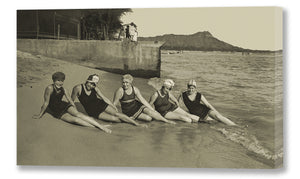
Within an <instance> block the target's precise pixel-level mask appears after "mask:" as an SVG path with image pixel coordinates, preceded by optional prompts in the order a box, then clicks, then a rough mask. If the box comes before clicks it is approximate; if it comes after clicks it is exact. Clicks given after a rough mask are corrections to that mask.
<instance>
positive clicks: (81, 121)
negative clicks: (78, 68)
mask: <svg viewBox="0 0 300 179" xmlns="http://www.w3.org/2000/svg"><path fill="white" fill-rule="evenodd" d="M52 80H53V84H50V85H48V86H47V87H46V90H45V93H44V103H43V105H42V107H41V111H40V114H38V115H34V116H33V118H36V119H38V118H41V117H42V116H43V115H44V113H45V111H46V109H50V111H51V114H52V115H53V116H54V117H56V118H59V119H62V120H63V121H65V122H69V123H73V124H78V125H81V126H88V127H96V128H99V129H101V130H103V131H104V132H107V133H111V130H110V129H108V128H106V127H105V126H104V125H100V124H99V123H97V122H96V121H95V120H94V119H93V118H91V117H89V116H86V115H84V114H82V113H80V112H78V111H77V109H76V107H75V104H74V102H73V101H72V100H71V98H70V95H69V93H68V92H67V90H66V89H65V88H63V84H64V80H65V74H64V73H62V72H56V73H54V74H53V75H52ZM63 96H65V97H66V99H67V100H68V102H65V101H62V98H63Z"/></svg>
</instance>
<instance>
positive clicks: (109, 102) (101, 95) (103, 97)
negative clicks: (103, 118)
mask: <svg viewBox="0 0 300 179" xmlns="http://www.w3.org/2000/svg"><path fill="white" fill-rule="evenodd" d="M95 91H96V93H97V95H98V96H99V97H101V98H102V99H103V100H104V101H105V102H106V103H107V104H108V105H110V106H111V107H113V108H114V109H115V110H116V111H118V109H117V107H116V106H115V105H114V104H113V103H112V102H111V101H110V100H109V99H108V98H107V97H105V96H104V94H103V93H102V92H101V91H100V89H99V88H98V87H96V88H95Z"/></svg>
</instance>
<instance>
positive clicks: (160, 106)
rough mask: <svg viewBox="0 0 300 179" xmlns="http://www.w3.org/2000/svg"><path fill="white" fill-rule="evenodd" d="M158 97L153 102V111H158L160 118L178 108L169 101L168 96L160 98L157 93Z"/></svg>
mask: <svg viewBox="0 0 300 179" xmlns="http://www.w3.org/2000/svg"><path fill="white" fill-rule="evenodd" d="M157 93H158V96H157V98H156V100H155V101H154V103H153V104H154V106H155V110H156V111H158V112H159V113H160V114H161V115H162V116H165V115H166V114H167V113H168V112H171V111H174V110H175V109H177V108H178V106H177V105H175V104H173V103H171V102H170V101H169V94H166V95H165V96H164V97H162V96H161V95H160V94H159V92H158V91H157Z"/></svg>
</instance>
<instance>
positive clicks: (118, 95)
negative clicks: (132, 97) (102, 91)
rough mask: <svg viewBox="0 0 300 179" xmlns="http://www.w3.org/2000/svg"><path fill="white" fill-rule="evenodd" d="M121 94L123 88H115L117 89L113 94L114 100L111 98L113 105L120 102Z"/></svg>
mask: <svg viewBox="0 0 300 179" xmlns="http://www.w3.org/2000/svg"><path fill="white" fill-rule="evenodd" d="M122 96H123V90H122V88H119V89H117V91H116V92H115V94H114V100H113V105H114V106H117V105H118V104H119V102H120V99H121V98H122Z"/></svg>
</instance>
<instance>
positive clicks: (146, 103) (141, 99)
mask: <svg viewBox="0 0 300 179" xmlns="http://www.w3.org/2000/svg"><path fill="white" fill-rule="evenodd" d="M134 92H135V95H136V97H137V98H138V100H139V101H140V102H141V103H142V104H143V105H145V106H146V107H148V108H150V109H151V110H153V111H154V109H153V107H152V106H151V105H150V104H149V103H148V102H147V101H146V100H145V98H144V97H143V96H142V95H141V93H140V90H139V89H138V88H136V87H134Z"/></svg>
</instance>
